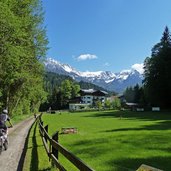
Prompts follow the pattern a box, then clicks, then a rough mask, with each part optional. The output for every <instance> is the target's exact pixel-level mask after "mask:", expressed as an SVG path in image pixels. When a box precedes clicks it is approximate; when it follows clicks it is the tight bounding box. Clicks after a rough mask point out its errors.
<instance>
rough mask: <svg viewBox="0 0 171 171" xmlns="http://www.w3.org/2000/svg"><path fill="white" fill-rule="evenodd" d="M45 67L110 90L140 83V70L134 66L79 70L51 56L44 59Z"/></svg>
mask: <svg viewBox="0 0 171 171" xmlns="http://www.w3.org/2000/svg"><path fill="white" fill-rule="evenodd" d="M44 64H45V68H46V70H47V71H49V72H54V73H58V74H63V75H68V76H71V77H72V78H73V79H75V80H76V81H85V82H91V83H93V84H95V85H98V86H100V87H103V88H105V89H107V90H110V91H115V92H123V91H124V89H125V88H126V87H128V86H134V85H136V84H137V83H138V84H141V83H142V79H143V75H142V72H140V71H137V70H136V69H135V68H132V69H130V70H123V71H121V72H119V73H112V72H110V71H97V72H88V71H86V72H80V71H77V70H76V69H75V68H73V67H71V66H70V65H68V64H62V63H60V62H58V61H56V60H54V59H52V58H48V59H47V60H46V61H45V63H44Z"/></svg>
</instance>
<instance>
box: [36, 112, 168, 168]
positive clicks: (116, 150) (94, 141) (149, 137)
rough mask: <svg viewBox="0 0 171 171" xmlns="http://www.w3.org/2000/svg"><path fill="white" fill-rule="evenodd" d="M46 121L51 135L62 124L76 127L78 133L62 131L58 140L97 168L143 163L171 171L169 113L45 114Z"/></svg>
mask: <svg viewBox="0 0 171 171" xmlns="http://www.w3.org/2000/svg"><path fill="white" fill-rule="evenodd" d="M121 113H122V119H120V114H121ZM43 120H44V125H45V124H49V134H50V135H52V134H53V133H54V132H55V131H56V130H60V129H61V128H62V127H77V128H78V133H77V134H70V135H64V134H61V135H60V139H59V141H60V143H61V144H62V145H63V146H64V147H66V148H67V149H68V150H70V151H71V152H73V153H74V154H75V155H76V156H78V157H79V158H81V159H82V160H83V161H84V162H86V163H87V164H88V165H90V166H91V167H92V168H94V169H95V170H97V171H127V170H136V169H137V168H138V167H139V166H140V165H141V164H142V163H144V164H147V165H151V166H153V167H157V168H160V169H164V170H165V171H169V170H171V164H170V161H171V136H170V135H171V114H170V113H146V112H143V113H136V112H114V111H109V112H103V111H102V112H101V111H100V112H87V113H63V114H62V115H44V116H43ZM39 148H41V147H38V151H39ZM39 153H40V154H41V152H39ZM42 153H44V152H42ZM38 157H39V161H40V162H41V160H43V159H44V155H41V156H38ZM62 160H63V159H62ZM44 162H45V161H44ZM62 162H63V161H62ZM64 163H65V162H64ZM41 167H42V166H40V168H39V169H40V170H43V169H42V168H41ZM69 168H70V166H69ZM71 170H72V169H71V168H70V169H69V171H71ZM73 170H75V169H73Z"/></svg>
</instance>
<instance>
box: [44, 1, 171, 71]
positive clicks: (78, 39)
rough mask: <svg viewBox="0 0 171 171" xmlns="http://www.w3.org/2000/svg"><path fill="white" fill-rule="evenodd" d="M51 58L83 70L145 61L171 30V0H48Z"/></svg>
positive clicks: (112, 68)
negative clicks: (165, 31) (153, 48)
mask: <svg viewBox="0 0 171 171" xmlns="http://www.w3.org/2000/svg"><path fill="white" fill-rule="evenodd" d="M43 7H44V10H45V25H46V27H47V37H48V39H49V47H50V49H49V50H48V53H47V57H51V58H54V59H56V60H58V61H60V62H61V63H67V64H70V65H71V66H72V67H74V68H76V69H77V70H80V71H99V70H104V71H112V72H119V71H121V70H123V69H130V68H131V66H132V65H134V64H140V63H143V62H144V59H145V58H146V57H147V56H150V54H151V48H152V47H153V46H154V45H155V44H156V43H158V42H159V41H160V38H161V36H162V33H163V31H164V28H165V26H166V25H167V26H168V27H169V28H170V30H171V1H170V0H43Z"/></svg>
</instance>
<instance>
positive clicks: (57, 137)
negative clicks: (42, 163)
mask: <svg viewBox="0 0 171 171" xmlns="http://www.w3.org/2000/svg"><path fill="white" fill-rule="evenodd" d="M52 139H53V140H54V141H56V142H57V143H58V139H59V131H56V133H54V134H53V135H52ZM52 154H53V155H54V156H55V157H56V159H57V160H58V150H57V149H55V148H53V146H52ZM52 165H53V166H54V164H53V162H52Z"/></svg>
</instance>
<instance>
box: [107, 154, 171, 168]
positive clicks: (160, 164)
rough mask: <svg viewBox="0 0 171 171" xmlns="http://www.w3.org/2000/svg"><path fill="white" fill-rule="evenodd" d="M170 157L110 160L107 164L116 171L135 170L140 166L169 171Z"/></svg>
mask: <svg viewBox="0 0 171 171" xmlns="http://www.w3.org/2000/svg"><path fill="white" fill-rule="evenodd" d="M170 161H171V157H161V156H157V157H149V158H124V159H120V160H111V161H109V162H108V163H107V164H109V165H110V166H113V167H116V168H117V171H126V170H125V169H123V168H122V166H123V167H125V168H129V169H128V170H137V169H138V168H139V167H140V166H141V165H142V164H145V165H149V166H151V167H155V168H158V169H161V170H164V171H170V170H171V162H170Z"/></svg>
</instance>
